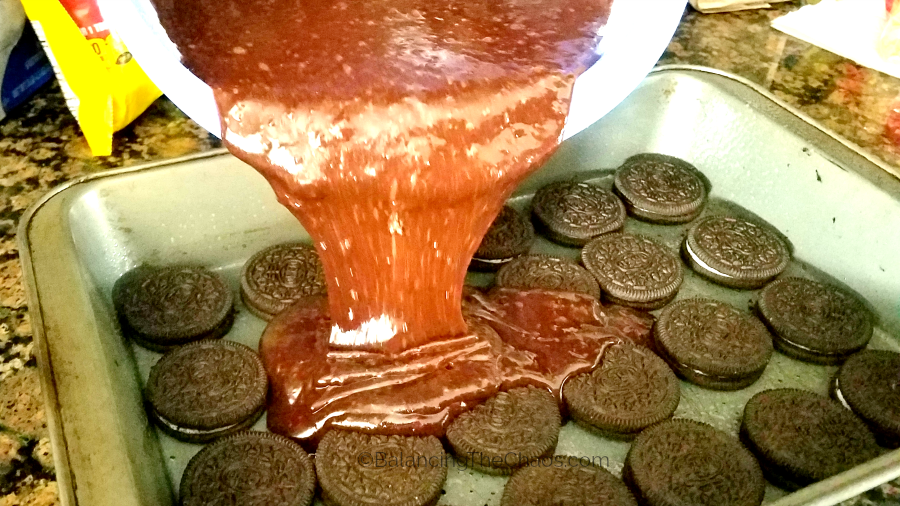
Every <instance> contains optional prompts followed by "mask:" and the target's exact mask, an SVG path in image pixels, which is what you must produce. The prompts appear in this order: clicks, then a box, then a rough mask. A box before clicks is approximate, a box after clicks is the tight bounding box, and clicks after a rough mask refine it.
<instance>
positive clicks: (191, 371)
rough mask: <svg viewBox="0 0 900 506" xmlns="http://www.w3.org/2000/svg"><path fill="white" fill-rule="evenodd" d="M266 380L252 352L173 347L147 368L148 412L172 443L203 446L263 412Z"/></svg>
mask: <svg viewBox="0 0 900 506" xmlns="http://www.w3.org/2000/svg"><path fill="white" fill-rule="evenodd" d="M267 388H268V380H267V378H266V371H265V369H264V368H263V364H262V361H261V360H260V358H259V356H258V355H257V354H256V352H255V351H253V350H251V349H250V348H248V347H246V346H244V345H243V344H238V343H235V342H231V341H210V340H205V341H199V342H196V343H191V344H187V345H185V346H182V347H180V348H176V349H174V350H172V351H170V352H168V353H166V354H165V355H163V357H162V358H161V359H159V361H158V362H157V363H156V365H154V366H153V368H152V369H150V378H149V379H148V380H147V387H146V389H145V391H144V396H145V398H146V400H147V404H148V407H147V411H148V413H149V415H150V418H151V419H153V420H154V421H155V422H156V423H157V425H159V427H160V428H162V429H163V430H164V431H165V432H166V433H168V434H170V435H171V436H172V437H174V438H176V439H180V440H182V441H187V442H189V443H204V442H207V441H210V440H212V439H215V438H218V437H222V436H224V435H227V434H232V433H234V432H237V431H239V430H242V429H246V428H248V427H250V426H251V425H253V423H254V422H255V421H256V420H257V419H258V418H259V417H260V416H261V415H262V413H263V411H265V404H266V392H267Z"/></svg>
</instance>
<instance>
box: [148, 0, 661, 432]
mask: <svg viewBox="0 0 900 506" xmlns="http://www.w3.org/2000/svg"><path fill="white" fill-rule="evenodd" d="M610 1H611V0H569V1H565V2H561V1H558V0H501V1H497V0H471V1H458V0H457V1H454V0H429V1H421V0H399V1H391V0H362V1H347V2H332V1H321V2H319V1H303V0H257V1H246V0H243V1H241V0H156V4H157V9H158V12H159V14H160V21H161V22H162V24H163V26H165V27H166V29H167V32H168V33H169V35H170V37H171V38H172V39H173V40H174V41H175V42H176V43H177V45H178V47H179V49H180V50H181V51H182V53H183V55H184V59H185V63H186V64H187V66H188V67H189V68H191V69H192V70H193V71H194V72H195V73H196V74H197V75H198V76H199V77H200V78H201V79H203V80H204V81H205V82H207V83H208V84H209V85H210V86H211V87H212V88H213V90H214V92H215V96H216V101H217V104H218V106H219V112H220V114H221V116H222V134H223V139H224V141H225V144H226V145H227V146H228V148H229V149H230V150H231V151H232V153H234V154H235V155H236V156H238V157H239V158H241V159H242V160H244V161H246V162H247V163H249V164H250V165H252V166H253V167H255V168H256V169H257V170H258V171H259V172H260V173H262V175H263V176H265V177H266V179H267V180H268V181H269V183H270V184H271V185H272V187H273V189H274V190H275V192H276V194H277V196H278V198H279V200H280V202H281V203H282V204H284V205H285V206H287V207H288V209H290V210H291V212H292V213H293V214H294V215H295V216H297V218H298V219H299V220H300V222H301V223H302V224H303V226H304V227H305V228H306V230H307V231H308V232H309V233H310V235H311V236H312V237H313V239H314V241H315V245H316V248H317V249H318V252H319V254H320V256H321V258H322V262H323V264H324V267H325V272H326V276H327V281H328V304H327V307H326V305H325V303H324V300H310V301H305V304H300V305H298V306H296V307H295V308H293V309H290V310H288V311H287V312H286V313H283V314H282V315H281V316H279V317H278V318H277V319H276V320H274V321H273V322H272V324H271V325H270V326H269V327H268V328H267V330H266V332H265V334H264V336H263V339H262V341H261V344H260V352H261V354H262V356H263V360H264V362H265V364H266V367H267V370H268V373H269V376H270V379H271V381H272V385H273V387H272V395H271V399H270V410H269V416H268V420H269V425H270V428H271V429H273V430H275V431H276V432H281V433H284V434H288V435H291V436H294V437H299V438H307V437H312V436H313V435H314V433H315V432H316V431H317V430H318V429H319V428H322V427H324V426H327V425H334V424H336V425H340V426H345V427H355V428H359V429H369V430H381V431H389V432H397V431H399V432H417V431H426V430H427V431H432V432H440V430H441V428H442V427H443V425H444V424H445V423H446V422H447V420H449V418H450V417H452V415H453V414H454V412H455V411H458V410H459V409H462V408H463V406H464V405H465V403H466V402H468V403H471V402H473V401H476V400H478V399H480V398H483V397H485V396H487V395H490V394H492V393H493V392H495V391H496V390H497V389H498V388H500V387H507V386H510V385H512V384H517V383H522V382H529V383H536V384H540V385H544V386H546V387H548V388H550V389H553V390H558V389H559V388H560V387H561V384H562V382H563V381H564V379H565V377H566V376H567V375H568V374H570V373H572V372H573V371H578V370H585V369H589V368H590V367H591V366H593V365H594V364H595V362H596V360H597V359H598V356H599V354H600V353H601V350H602V348H603V346H604V345H605V344H606V343H608V342H609V341H610V339H619V338H625V337H626V335H627V334H628V333H629V332H626V331H625V329H626V328H627V329H631V331H632V332H631V333H632V334H635V335H637V334H640V333H641V332H643V333H644V334H642V335H646V331H648V330H649V325H648V324H647V322H648V320H647V318H646V317H645V316H643V315H639V314H637V313H627V312H622V311H620V310H618V309H616V310H615V312H616V316H615V317H610V316H609V315H608V314H606V313H604V311H603V310H602V309H601V308H600V307H599V305H598V304H597V303H596V301H592V300H585V299H584V298H583V297H576V296H573V295H570V294H560V293H548V292H535V293H530V294H529V293H522V294H516V293H505V292H504V293H494V294H492V295H490V296H479V297H474V296H473V297H468V298H467V300H466V304H465V306H466V315H467V317H468V323H469V325H467V321H466V317H464V314H463V311H462V310H461V300H462V291H463V281H464V278H465V274H466V269H467V266H468V264H469V260H470V259H471V257H472V255H473V254H474V252H475V250H476V249H477V247H478V244H479V242H480V240H481V237H482V236H483V235H484V233H485V232H486V230H487V228H488V226H489V225H490V223H491V221H492V220H493V218H494V216H496V214H497V213H498V212H499V210H500V208H501V206H502V204H503V203H504V201H505V200H506V199H507V197H508V196H509V195H510V193H511V192H512V191H513V189H514V188H515V187H516V185H517V184H518V183H519V182H520V181H521V180H522V179H523V178H524V177H525V176H527V175H528V174H529V173H530V172H532V171H533V170H534V169H536V168H537V167H538V166H539V165H540V164H541V163H542V162H543V160H545V159H546V158H547V157H548V156H549V155H550V154H551V153H552V152H553V150H554V149H555V148H556V146H557V145H558V142H559V137H560V134H561V132H562V127H563V125H564V121H565V117H566V114H567V112H568V103H569V98H570V95H571V90H572V85H573V83H574V81H575V78H576V77H577V75H578V74H579V73H580V72H581V71H582V70H584V69H585V68H586V67H588V66H589V65H590V64H591V63H592V62H593V61H594V59H595V58H596V56H595V53H594V48H595V46H596V42H597V40H598V33H599V32H598V30H599V28H600V27H601V26H602V25H603V24H604V23H605V21H606V19H607V17H608V14H609V4H610ZM523 307H525V308H526V309H525V310H522V308H523ZM529 308H530V309H529ZM498 315H502V316H501V317H498ZM536 316H537V317H538V318H535V317H536ZM635 329H638V330H635Z"/></svg>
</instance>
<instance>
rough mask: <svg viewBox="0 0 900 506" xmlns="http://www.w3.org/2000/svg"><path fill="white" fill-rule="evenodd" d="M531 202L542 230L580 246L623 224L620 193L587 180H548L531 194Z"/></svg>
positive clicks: (558, 238) (546, 233) (554, 238)
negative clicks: (532, 196) (581, 181)
mask: <svg viewBox="0 0 900 506" xmlns="http://www.w3.org/2000/svg"><path fill="white" fill-rule="evenodd" d="M531 206H532V213H533V215H534V218H535V224H536V225H537V226H538V228H539V229H540V230H541V232H543V233H544V234H545V235H546V236H547V237H548V238H550V239H551V240H552V241H555V242H558V243H560V244H565V245H568V246H583V245H585V244H587V242H588V241H590V240H591V239H593V238H595V237H597V236H599V235H601V234H606V233H609V232H613V231H615V230H618V229H620V228H622V226H623V225H624V224H625V217H626V213H625V206H624V205H623V204H622V201H621V200H619V197H616V196H615V195H614V194H613V192H611V191H609V190H606V189H604V188H601V187H599V186H595V185H592V184H588V183H573V182H568V181H561V182H557V183H551V184H549V185H547V186H545V187H543V188H541V189H540V190H538V191H537V193H535V194H534V199H533V200H532V202H531Z"/></svg>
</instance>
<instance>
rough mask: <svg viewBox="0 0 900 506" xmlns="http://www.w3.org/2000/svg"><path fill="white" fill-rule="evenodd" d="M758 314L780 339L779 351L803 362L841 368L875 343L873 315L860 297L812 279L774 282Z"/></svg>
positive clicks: (762, 296) (765, 291)
mask: <svg viewBox="0 0 900 506" xmlns="http://www.w3.org/2000/svg"><path fill="white" fill-rule="evenodd" d="M757 309H758V311H759V314H760V316H761V318H762V320H763V321H764V322H766V324H767V325H768V326H769V328H770V329H772V332H773V333H774V334H775V348H776V349H777V350H778V351H780V352H782V353H784V354H785V355H787V356H789V357H793V358H796V359H797V360H803V361H805V362H813V363H817V364H839V363H841V362H843V361H844V360H846V359H847V357H849V356H850V355H852V354H853V353H856V352H857V351H859V350H861V349H863V348H865V347H866V345H867V344H868V343H869V340H870V339H871V338H872V331H873V326H872V314H871V313H870V312H869V310H868V309H866V307H865V305H864V304H863V303H862V302H861V301H860V300H859V299H858V298H857V297H856V296H854V295H853V294H851V293H849V292H847V291H845V290H842V289H840V288H838V287H836V286H832V285H826V284H823V283H819V282H816V281H811V280H809V279H803V278H784V279H779V280H777V281H775V282H773V283H771V284H770V285H768V286H766V287H765V288H764V289H763V290H762V292H760V294H759V300H758V302H757Z"/></svg>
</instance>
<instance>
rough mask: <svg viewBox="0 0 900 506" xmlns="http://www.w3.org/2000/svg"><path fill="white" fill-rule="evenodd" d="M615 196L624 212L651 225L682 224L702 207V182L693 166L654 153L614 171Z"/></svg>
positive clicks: (691, 218)
mask: <svg viewBox="0 0 900 506" xmlns="http://www.w3.org/2000/svg"><path fill="white" fill-rule="evenodd" d="M614 189H615V191H616V193H618V194H619V195H621V196H622V201H623V202H624V203H625V208H626V209H628V212H629V213H630V214H631V215H633V216H635V217H636V218H640V219H642V220H647V221H651V222H655V223H684V222H688V221H691V220H693V219H694V218H696V217H697V216H698V215H699V214H700V212H701V211H703V206H704V205H705V204H706V196H707V188H706V183H705V181H704V179H703V177H702V175H701V174H700V171H698V170H697V169H696V168H695V167H694V166H693V165H691V164H689V163H688V162H686V161H684V160H682V159H680V158H676V157H674V156H668V155H661V154H658V153H643V154H639V155H634V156H632V157H630V158H628V159H627V160H625V163H624V164H622V166H621V167H619V170H617V171H616V177H615V182H614Z"/></svg>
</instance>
